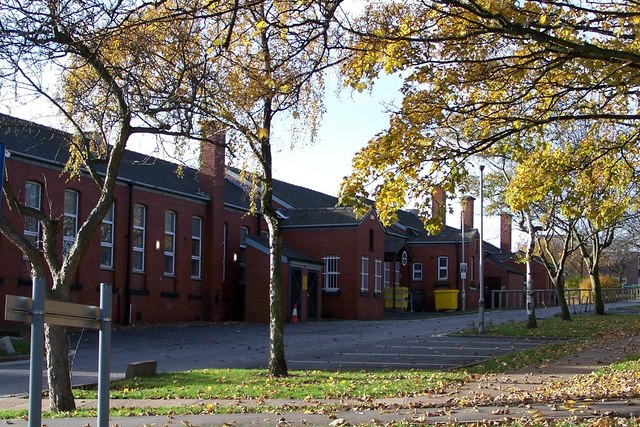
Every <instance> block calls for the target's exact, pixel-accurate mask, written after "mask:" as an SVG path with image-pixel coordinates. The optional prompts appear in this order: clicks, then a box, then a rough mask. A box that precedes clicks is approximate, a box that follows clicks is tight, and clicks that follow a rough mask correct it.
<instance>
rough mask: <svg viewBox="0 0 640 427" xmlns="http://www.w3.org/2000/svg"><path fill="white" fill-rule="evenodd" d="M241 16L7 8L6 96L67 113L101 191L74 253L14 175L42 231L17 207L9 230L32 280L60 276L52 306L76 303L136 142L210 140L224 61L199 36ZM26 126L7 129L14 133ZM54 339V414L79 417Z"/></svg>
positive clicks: (83, 171) (80, 167) (202, 6)
mask: <svg viewBox="0 0 640 427" xmlns="http://www.w3.org/2000/svg"><path fill="white" fill-rule="evenodd" d="M236 11H237V5H236V4H235V2H233V1H229V2H216V3H215V4H213V3H206V2H203V3H200V2H185V3H184V4H181V2H180V1H166V2H165V1H160V2H154V3H145V2H137V1H126V0H125V1H113V2H112V1H93V0H89V1H75V0H68V1H57V0H52V1H48V2H27V3H24V2H18V1H14V0H7V1H4V2H2V4H1V5H0V15H1V16H2V25H1V26H0V87H1V88H2V89H3V91H4V96H5V97H6V96H9V95H7V92H8V91H10V92H11V93H12V94H13V95H12V96H11V98H12V99H11V101H12V102H17V103H20V102H23V103H29V102H32V101H33V100H34V99H37V100H39V101H41V102H44V103H46V106H45V107H44V108H46V109H48V110H49V111H54V112H55V114H57V115H58V116H59V117H61V120H60V127H64V128H65V130H67V131H68V133H67V134H66V139H67V145H66V147H67V149H68V154H69V162H68V163H67V165H66V172H65V173H66V174H67V178H68V179H79V178H80V176H81V175H82V179H90V180H91V181H92V182H94V183H95V188H96V190H97V192H99V198H98V201H97V203H96V204H95V206H94V207H93V209H92V210H91V212H89V214H88V216H87V218H86V220H85V221H84V223H82V224H81V226H80V227H79V229H78V230H77V232H75V234H74V235H73V236H69V237H72V238H73V242H72V243H71V244H70V245H64V247H63V244H62V242H61V240H62V236H61V228H62V227H64V224H63V219H62V218H61V215H60V214H59V211H57V210H55V209H54V210H48V209H46V208H43V209H42V210H38V209H34V208H33V207H29V206H28V204H26V203H25V201H24V200H22V199H21V198H20V197H17V194H18V192H16V191H15V189H13V188H11V187H10V186H9V184H8V180H7V179H5V181H4V182H3V190H4V194H5V196H6V199H7V204H8V205H9V208H10V209H11V210H13V211H15V212H18V213H19V214H20V215H21V216H23V217H28V218H32V219H35V220H36V221H38V222H39V223H40V224H41V230H42V233H41V236H40V238H39V239H36V240H35V241H34V240H30V239H28V238H26V237H25V236H24V234H23V233H22V229H23V224H16V223H12V222H10V221H9V220H8V219H7V217H6V216H4V213H6V212H4V213H3V214H1V215H0V231H1V232H2V233H3V234H4V235H5V236H6V237H7V238H8V239H9V240H10V241H11V242H12V243H13V244H15V245H16V246H17V247H19V248H20V249H21V250H22V252H23V253H24V255H25V256H26V257H27V258H28V260H29V262H30V264H31V267H32V275H33V276H34V277H42V278H48V279H49V282H50V286H49V287H48V290H47V298H48V299H54V300H59V301H66V300H68V298H69V291H70V285H71V280H72V277H73V275H74V273H75V272H76V270H77V267H78V264H79V263H80V261H81V259H82V256H83V254H84V253H85V251H86V249H87V247H88V245H89V242H90V239H91V237H92V236H93V235H94V233H95V232H96V230H97V229H98V227H99V226H100V224H101V221H102V219H103V217H104V216H105V214H106V213H107V211H108V210H109V208H110V206H111V204H112V201H113V192H114V187H115V184H116V178H117V175H118V169H119V166H120V162H121V159H122V155H123V153H124V150H125V148H126V146H127V143H128V142H129V140H130V139H131V137H132V136H134V135H139V134H151V135H155V136H162V137H165V138H176V139H177V141H178V142H181V141H183V140H184V138H200V139H203V140H209V139H210V136H209V135H203V134H201V133H200V128H199V127H198V123H199V122H200V121H201V120H202V113H201V112H198V111H196V110H194V104H195V102H196V101H199V99H200V97H201V96H206V94H203V93H202V92H200V88H201V86H202V84H203V79H204V78H206V77H207V76H208V74H207V72H206V70H207V64H209V63H211V62H213V61H214V58H213V57H212V55H211V53H210V52H207V51H200V50H198V48H199V47H200V45H199V44H197V43H194V40H197V39H198V38H199V37H200V36H201V31H202V29H203V27H202V24H201V22H202V21H201V19H202V18H206V19H207V20H208V21H213V20H219V21H221V22H222V21H224V22H225V24H220V27H224V28H225V29H226V30H227V31H226V32H225V34H226V33H228V30H229V28H232V23H233V16H234V14H235V12H236ZM193 58H200V62H199V63H194V61H192V59H193ZM203 58H206V59H207V60H206V61H204V60H203ZM196 65H198V66H196ZM15 125H16V124H15V123H14V122H12V121H4V122H3V123H0V127H2V128H3V131H5V132H11V131H12V127H13V126H15ZM10 174H11V171H8V174H7V175H10ZM52 204H53V203H52ZM45 334H46V343H45V348H46V358H47V370H48V380H49V391H50V393H49V394H50V398H51V409H52V410H54V411H68V410H72V409H73V408H74V407H75V402H74V399H73V395H72V393H71V384H70V372H69V360H68V340H67V336H66V332H65V329H64V328H62V327H59V326H53V325H48V327H47V328H46V330H45Z"/></svg>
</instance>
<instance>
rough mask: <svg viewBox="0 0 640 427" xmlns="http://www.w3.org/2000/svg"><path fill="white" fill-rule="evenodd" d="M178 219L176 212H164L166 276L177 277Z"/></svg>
mask: <svg viewBox="0 0 640 427" xmlns="http://www.w3.org/2000/svg"><path fill="white" fill-rule="evenodd" d="M176 218H177V214H176V213H175V212H174V211H165V212H164V244H163V248H164V275H165V276H175V275H176Z"/></svg>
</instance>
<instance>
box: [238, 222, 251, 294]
mask: <svg viewBox="0 0 640 427" xmlns="http://www.w3.org/2000/svg"><path fill="white" fill-rule="evenodd" d="M248 235H249V229H248V228H247V227H240V253H239V254H238V265H239V266H240V280H239V283H240V284H245V283H246V281H247V260H246V256H247V236H248Z"/></svg>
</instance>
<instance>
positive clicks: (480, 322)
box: [478, 165, 484, 334]
mask: <svg viewBox="0 0 640 427" xmlns="http://www.w3.org/2000/svg"><path fill="white" fill-rule="evenodd" d="M483 218H484V165H480V254H479V262H478V273H479V274H480V277H479V280H480V297H479V298H478V333H480V334H484V247H483V246H484V219H483Z"/></svg>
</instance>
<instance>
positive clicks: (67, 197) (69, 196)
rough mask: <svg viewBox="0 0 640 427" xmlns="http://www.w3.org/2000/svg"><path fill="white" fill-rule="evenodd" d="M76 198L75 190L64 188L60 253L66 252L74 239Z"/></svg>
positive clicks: (76, 218)
mask: <svg viewBox="0 0 640 427" xmlns="http://www.w3.org/2000/svg"><path fill="white" fill-rule="evenodd" d="M78 199H79V195H78V193H77V192H75V191H72V190H66V191H65V192H64V222H63V225H62V253H63V254H66V253H67V251H68V250H69V248H70V247H71V245H73V242H75V241H76V234H77V232H78Z"/></svg>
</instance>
